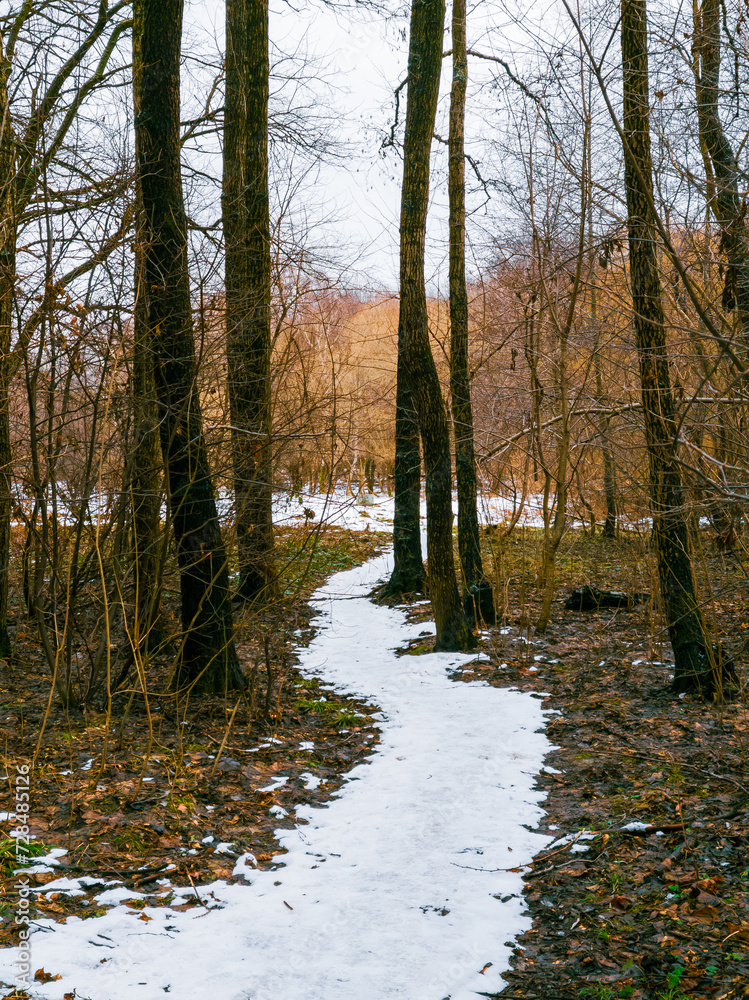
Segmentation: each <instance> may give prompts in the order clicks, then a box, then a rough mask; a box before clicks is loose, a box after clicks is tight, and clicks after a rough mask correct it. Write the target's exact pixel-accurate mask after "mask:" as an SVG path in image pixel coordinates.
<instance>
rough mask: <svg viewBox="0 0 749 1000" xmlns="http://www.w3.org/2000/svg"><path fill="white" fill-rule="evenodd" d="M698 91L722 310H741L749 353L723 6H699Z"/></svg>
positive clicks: (747, 263)
mask: <svg viewBox="0 0 749 1000" xmlns="http://www.w3.org/2000/svg"><path fill="white" fill-rule="evenodd" d="M692 51H693V54H694V72H695V87H696V91H697V118H698V123H699V132H700V143H701V145H704V147H706V149H707V152H708V154H709V156H710V161H711V163H712V168H713V170H712V174H713V176H712V178H709V181H711V182H712V183H709V190H710V191H711V193H712V197H711V198H710V202H711V203H710V205H709V208H710V209H711V210H712V211H713V212H714V214H715V217H716V219H717V221H718V224H719V225H720V230H721V235H722V237H723V238H722V247H723V250H724V252H725V255H726V260H727V262H728V272H727V275H726V282H725V290H724V293H723V304H724V306H726V307H727V308H732V309H735V310H736V313H737V314H738V318H739V323H740V326H741V335H742V338H743V350H744V352H746V351H749V231H748V230H747V226H746V205H745V203H744V194H743V191H744V189H745V187H746V181H745V179H744V176H745V175H744V174H743V172H742V171H741V168H740V167H739V164H738V162H737V160H736V156H735V155H734V152H733V150H732V148H731V144H730V142H729V141H728V139H727V138H726V135H725V133H724V131H723V126H722V125H721V121H720V115H719V114H718V97H719V95H720V2H719V0H702V4H701V5H700V6H698V5H695V14H694V40H693V45H692Z"/></svg>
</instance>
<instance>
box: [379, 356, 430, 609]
mask: <svg viewBox="0 0 749 1000" xmlns="http://www.w3.org/2000/svg"><path fill="white" fill-rule="evenodd" d="M394 471H395V498H394V499H395V511H394V516H393V572H392V574H391V576H390V580H389V581H388V583H387V584H386V585H385V587H384V588H383V589H382V592H381V593H382V596H383V597H401V596H402V595H403V594H420V593H422V592H423V590H424V587H425V584H426V572H425V570H424V562H423V560H422V557H421V520H420V517H421V509H420V508H421V442H420V439H419V424H418V418H417V416H416V410H415V409H414V401H413V387H412V385H411V373H410V372H409V370H408V368H407V367H406V361H405V356H404V355H403V354H402V353H401V352H400V350H399V351H398V370H397V375H396V390H395V470H394Z"/></svg>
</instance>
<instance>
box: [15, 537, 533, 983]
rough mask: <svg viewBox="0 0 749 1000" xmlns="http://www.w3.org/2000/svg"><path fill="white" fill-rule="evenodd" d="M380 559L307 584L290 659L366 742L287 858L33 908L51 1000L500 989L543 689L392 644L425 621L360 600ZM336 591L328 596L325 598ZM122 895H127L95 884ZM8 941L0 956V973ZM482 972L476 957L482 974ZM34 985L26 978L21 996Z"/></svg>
mask: <svg viewBox="0 0 749 1000" xmlns="http://www.w3.org/2000/svg"><path fill="white" fill-rule="evenodd" d="M389 558H390V557H389V556H380V557H377V558H376V559H373V560H371V561H370V562H368V563H366V564H365V565H364V566H360V567H358V568H356V569H353V570H350V571H347V572H345V573H339V574H337V575H336V576H334V577H332V578H331V579H330V580H329V581H328V583H327V585H326V586H325V587H324V588H323V589H322V590H320V591H318V592H317V594H316V595H315V598H314V602H315V606H316V607H317V608H318V609H319V614H318V616H317V618H316V619H315V622H314V624H315V625H316V627H317V629H318V631H317V634H316V636H315V638H314V639H313V641H312V643H311V644H310V646H309V647H308V648H307V649H305V650H303V651H301V654H300V655H301V660H302V664H301V665H302V669H303V670H304V671H306V672H309V673H311V674H315V675H317V676H319V677H320V679H321V681H323V683H329V684H333V685H335V686H336V687H339V688H341V689H345V690H346V691H348V692H350V693H353V694H356V695H359V696H361V697H363V698H366V699H367V700H368V701H369V702H372V703H375V704H377V705H379V706H380V707H381V709H382V716H381V721H380V723H379V724H380V726H381V729H382V737H381V742H380V743H379V745H378V746H377V748H376V750H375V752H374V753H373V756H372V758H371V759H370V761H369V762H367V763H365V764H361V765H359V766H357V767H355V768H354V769H353V770H352V771H351V772H350V773H349V775H348V780H347V781H346V783H345V784H344V786H343V787H342V789H341V790H340V792H339V794H338V796H337V797H336V798H335V799H334V800H333V801H332V802H331V803H330V805H329V807H328V808H323V809H317V808H314V809H313V808H309V807H305V808H304V809H303V810H301V811H300V818H302V819H304V820H307V823H306V824H303V825H301V826H298V827H296V828H295V829H293V830H285V831H282V832H280V841H281V843H282V845H283V846H284V847H285V848H286V849H287V850H288V852H289V853H288V854H286V855H284V856H283V858H282V859H279V860H282V861H283V863H284V865H285V867H283V868H280V869H278V870H276V871H274V872H257V871H252V872H250V873H249V879H250V881H251V885H231V886H229V885H227V884H226V883H225V882H217V883H214V884H213V885H211V886H208V887H204V888H203V889H201V890H200V892H201V898H203V899H204V900H206V901H209V902H210V903H211V904H218V903H220V904H221V905H222V907H223V908H221V909H218V908H217V909H214V910H212V911H211V912H210V913H206V912H205V911H198V910H196V909H192V910H190V911H187V912H175V911H174V910H171V909H169V908H146V910H145V911H144V912H145V914H146V916H148V917H150V918H151V919H150V920H148V921H143V920H141V919H139V917H138V914H134V913H132V912H130V913H128V912H127V908H126V907H124V906H116V907H114V908H113V909H112V910H110V911H108V912H107V913H106V914H105V915H104V916H102V917H100V918H97V919H90V920H86V921H81V920H78V919H75V918H72V919H69V920H68V922H67V924H65V925H57V924H54V923H52V922H51V921H43V922H42V927H43V929H42V930H40V931H39V932H37V933H35V934H34V935H33V938H32V969H37V968H40V967H42V966H43V967H44V968H45V969H46V970H47V972H52V973H54V974H60V975H61V976H62V979H60V980H58V981H56V982H54V983H49V984H47V985H46V986H44V987H43V988H42V987H40V989H39V991H38V992H37V993H36V994H35V995H38V996H44V997H49V998H50V1000H62V997H63V996H64V994H65V993H71V992H73V989H74V988H75V990H76V991H77V993H76V996H78V997H81V998H89V1000H141V998H142V1000H156V998H163V997H164V996H169V995H171V996H174V997H177V998H179V1000H188V998H189V1000H204V998H205V1000H209V998H210V1000H386V998H389V997H400V998H402V1000H443V998H446V997H450V1000H475V997H476V992H483V993H491V992H497V991H499V990H500V989H502V988H503V985H504V984H503V982H502V980H501V978H500V976H501V973H502V971H503V970H505V969H506V968H507V967H508V958H509V955H510V952H511V939H512V938H513V937H514V936H515V935H516V934H518V933H519V932H521V931H523V930H525V929H526V928H527V927H528V926H529V921H528V918H527V917H525V916H524V915H523V900H522V896H521V891H522V881H521V876H520V874H519V873H513V872H507V871H497V870H496V869H507V868H511V867H515V866H518V865H520V864H522V863H523V862H525V861H528V860H529V859H530V857H531V856H532V855H533V854H534V853H536V852H537V851H538V850H540V849H541V848H542V847H543V846H544V845H545V844H546V843H547V842H548V838H546V837H543V836H541V835H539V834H536V833H532V832H530V831H529V829H528V828H531V829H532V828H534V827H535V826H536V825H537V823H538V820H539V818H540V816H541V808H540V805H539V803H540V801H541V799H542V796H541V794H540V793H539V792H537V791H534V790H533V783H534V775H535V774H536V773H537V772H538V770H539V768H540V767H541V766H542V762H543V757H544V754H545V753H547V752H548V750H549V749H550V744H549V743H548V741H547V740H546V738H545V736H543V735H542V734H541V733H540V732H538V730H539V729H540V728H541V727H543V725H544V715H543V713H542V710H541V706H540V703H539V701H538V700H537V699H534V698H532V697H531V696H530V695H527V694H524V693H521V692H518V691H512V690H505V689H498V688H493V687H490V686H488V685H486V684H484V683H481V682H474V683H455V682H453V681H451V680H450V679H449V677H448V671H449V670H450V669H451V668H455V667H456V666H459V665H460V664H461V663H463V662H466V661H467V660H468V659H471V658H472V657H470V656H464V655H460V654H447V653H440V654H430V655H425V656H414V657H410V656H406V657H397V656H396V655H395V654H394V652H393V650H394V649H395V648H396V647H398V646H402V645H403V643H404V642H406V641H407V640H409V639H411V638H414V637H415V636H417V635H418V634H419V633H420V631H421V630H422V628H423V626H422V625H416V626H414V625H408V624H406V623H405V618H404V614H403V612H401V611H400V610H398V609H388V608H383V607H378V606H376V605H374V604H372V603H371V602H370V601H369V600H367V598H366V594H367V593H368V592H369V591H370V589H371V588H372V586H373V585H374V583H375V582H376V581H377V580H378V579H380V578H382V577H383V576H384V575H385V574H386V573H387V572H388V560H389ZM341 598H345V599H341ZM118 892H119V893H120V894H121V895H123V894H124V896H127V897H128V898H132V897H133V896H134V895H137V894H135V893H133V892H127V891H125V890H124V889H123V890H110V893H114V895H113V896H112V895H110V896H109V898H110V899H111V898H117V893H118ZM13 960H14V955H13V953H12V952H10V951H5V952H2V953H0V979H3V980H5V981H6V982H10V981H11V980H12V976H13V971H12V969H13V967H12V962H13ZM482 970H483V971H482ZM33 992H34V991H33V988H32V993H33Z"/></svg>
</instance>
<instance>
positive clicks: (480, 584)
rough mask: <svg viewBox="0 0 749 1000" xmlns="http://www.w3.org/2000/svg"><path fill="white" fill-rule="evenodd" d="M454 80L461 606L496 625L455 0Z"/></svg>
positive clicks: (460, 33)
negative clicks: (474, 352)
mask: <svg viewBox="0 0 749 1000" xmlns="http://www.w3.org/2000/svg"><path fill="white" fill-rule="evenodd" d="M452 42H453V82H452V90H451V92H450V136H449V148H450V159H449V176H448V187H449V196H450V395H451V398H452V409H453V427H454V431H455V475H456V479H457V485H458V552H459V554H460V565H461V569H462V571H463V582H464V585H465V591H466V592H465V597H464V599H463V604H464V608H465V612H466V615H467V617H468V619H469V620H473V621H480V620H482V619H483V621H486V622H490V623H493V622H494V619H495V614H494V594H493V593H492V587H491V584H490V583H489V581H488V580H487V579H486V577H485V576H484V567H483V565H482V562H481V542H480V538H479V519H478V511H477V509H476V455H475V451H474V443H473V412H472V408H471V383H470V379H469V377H468V290H467V288H466V201H465V149H464V127H465V106H466V85H467V81H468V56H467V53H466V0H453V16H452Z"/></svg>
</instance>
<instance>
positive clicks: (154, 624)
mask: <svg viewBox="0 0 749 1000" xmlns="http://www.w3.org/2000/svg"><path fill="white" fill-rule="evenodd" d="M138 43H139V39H138V38H137V37H135V38H134V41H133V44H134V45H137V44H138ZM133 68H134V72H137V73H138V74H140V72H141V68H142V60H141V59H140V55H139V54H138V55H134V57H133ZM140 92H141V80H140V76H139V77H138V79H137V80H134V84H133V100H134V108H133V110H134V113H135V116H136V118H137V116H138V114H139V113H140V107H139V105H138V104H137V103H136V102H137V101H138V100H139V96H140ZM135 199H136V206H137V207H136V213H135V272H134V278H135V281H134V286H135V288H134V295H135V305H134V309H133V379H132V395H133V457H132V475H131V477H130V490H131V497H132V530H133V553H134V565H133V568H134V577H135V615H136V621H135V628H134V632H133V639H134V646H135V647H137V648H139V649H140V650H141V652H142V653H143V655H144V656H146V655H147V653H148V648H149V646H150V647H151V648H153V646H154V643H153V641H151V640H152V639H154V638H158V637H157V636H155V635H154V634H153V633H154V630H156V631H158V630H159V627H160V626H159V624H158V623H159V621H160V619H161V578H160V571H159V563H160V558H159V555H160V541H161V495H162V486H161V477H162V462H161V456H160V454H159V450H160V449H159V425H158V412H157V407H156V386H155V382H154V369H153V351H152V345H151V343H150V339H149V329H148V295H147V285H146V279H145V273H144V267H143V254H144V248H145V246H146V242H147V230H146V227H145V220H144V217H143V193H142V191H141V185H140V178H139V177H138V176H136V195H135Z"/></svg>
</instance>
